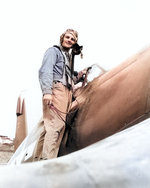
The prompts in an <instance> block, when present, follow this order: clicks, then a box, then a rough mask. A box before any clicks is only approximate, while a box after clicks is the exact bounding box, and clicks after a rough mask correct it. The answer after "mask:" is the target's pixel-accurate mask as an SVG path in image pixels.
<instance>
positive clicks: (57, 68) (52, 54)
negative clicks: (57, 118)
mask: <svg viewBox="0 0 150 188" xmlns="http://www.w3.org/2000/svg"><path fill="white" fill-rule="evenodd" d="M64 57H65V55H64ZM64 57H63V55H62V53H61V52H60V50H59V49H58V48H56V47H51V48H49V49H48V50H47V51H46V52H45V54H44V58H43V62H42V66H41V68H40V70H39V82H40V86H41V90H42V93H43V95H44V94H52V87H53V81H54V80H59V81H61V82H63V84H64V85H67V82H66V80H63V74H64V65H65V62H64V61H65V60H64ZM65 59H66V57H65Z"/></svg>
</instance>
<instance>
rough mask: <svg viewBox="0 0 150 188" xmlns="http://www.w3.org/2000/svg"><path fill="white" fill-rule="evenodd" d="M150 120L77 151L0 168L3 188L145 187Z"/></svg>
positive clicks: (149, 182)
mask: <svg viewBox="0 0 150 188" xmlns="http://www.w3.org/2000/svg"><path fill="white" fill-rule="evenodd" d="M149 138H150V119H147V120H145V121H143V122H142V123H140V124H137V125H135V126H132V127H130V128H129V129H126V130H124V131H122V132H119V133H117V134H115V135H112V136H110V137H108V138H106V139H104V140H102V141H99V142H97V143H95V144H93V145H91V146H89V147H86V148H84V149H82V150H80V151H77V152H74V153H72V154H69V155H66V156H64V157H59V158H56V159H51V160H47V161H39V162H34V163H26V164H21V165H12V166H7V167H6V166H1V167H0V177H1V178H0V187H4V188H12V187H19V188H33V187H34V188H41V187H44V188H62V187H65V188H77V187H78V188H83V187H86V188H110V187H111V188H120V187H121V188H134V187H136V188H149V187H150V157H149V156H150V139H149Z"/></svg>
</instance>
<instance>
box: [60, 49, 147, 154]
mask: <svg viewBox="0 0 150 188" xmlns="http://www.w3.org/2000/svg"><path fill="white" fill-rule="evenodd" d="M77 100H78V103H79V110H78V112H77V113H76V114H75V116H74V118H75V119H74V120H72V121H70V122H69V124H70V129H69V131H68V140H67V143H66V145H65V146H64V145H62V146H61V150H60V155H63V154H65V153H67V152H68V153H70V152H72V151H76V150H78V149H81V148H84V147H86V146H88V145H90V144H93V143H95V142H97V141H99V140H102V139H104V138H106V137H108V136H110V135H112V134H114V133H116V132H118V131H119V130H121V129H123V128H124V127H127V126H126V125H127V124H129V123H130V122H132V121H134V120H135V119H136V118H138V117H140V116H142V115H145V114H146V113H147V112H149V111H150V47H148V48H146V49H144V50H142V51H140V52H139V53H137V54H135V55H134V56H132V57H130V58H129V59H127V60H126V61H125V62H123V63H122V64H120V65H119V66H117V67H115V68H114V69H112V70H110V71H108V72H107V73H105V74H104V75H103V76H100V77H98V78H95V79H94V80H93V81H92V82H90V83H89V84H88V85H87V86H86V87H85V88H84V89H83V91H82V93H81V94H80V95H79V97H77ZM72 117H73V116H72V114H71V116H70V118H72Z"/></svg>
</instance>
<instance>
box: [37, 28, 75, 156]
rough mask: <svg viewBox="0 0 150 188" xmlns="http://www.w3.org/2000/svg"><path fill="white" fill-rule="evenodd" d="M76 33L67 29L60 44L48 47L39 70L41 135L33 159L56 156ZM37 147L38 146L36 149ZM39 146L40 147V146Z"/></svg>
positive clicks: (67, 103) (68, 101) (66, 107)
mask: <svg viewBox="0 0 150 188" xmlns="http://www.w3.org/2000/svg"><path fill="white" fill-rule="evenodd" d="M77 40H78V33H77V31H75V30H73V29H68V30H66V32H64V33H63V34H62V35H61V36H60V46H59V47H57V46H53V47H51V48H49V49H48V50H47V51H46V52H45V54H44V58H43V62H42V66H41V68H40V70H39V82H40V85H41V90H42V93H43V121H44V128H45V130H44V132H43V134H42V135H41V138H42V139H43V138H44V141H42V142H44V143H43V144H42V145H40V142H39V145H40V147H39V146H37V149H36V152H35V153H36V155H37V156H36V155H35V157H36V158H39V157H40V158H41V159H50V158H56V157H57V154H58V151H59V146H60V143H61V140H62V137H63V134H64V131H65V120H66V114H67V112H68V111H69V109H70V105H71V101H72V90H71V87H72V79H71V77H70V76H71V61H70V58H71V57H70V54H69V51H70V49H71V47H72V45H73V44H75V43H77ZM38 147H39V148H38ZM41 148H42V149H41Z"/></svg>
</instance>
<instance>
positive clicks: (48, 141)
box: [34, 82, 72, 160]
mask: <svg viewBox="0 0 150 188" xmlns="http://www.w3.org/2000/svg"><path fill="white" fill-rule="evenodd" d="M71 93H72V92H71V91H70V90H69V89H68V88H67V87H65V86H64V85H62V84H61V83H60V82H56V83H54V84H53V106H54V107H55V108H54V109H51V108H49V106H48V105H45V104H43V122H41V124H43V128H44V129H43V132H42V133H41V135H40V138H39V141H38V143H37V145H36V148H35V150H34V158H36V159H35V160H39V159H40V158H41V159H51V158H56V157H57V155H58V151H59V147H60V143H61V141H62V137H63V135H64V131H65V122H64V121H65V120H66V113H67V112H68V111H69V109H70V105H71V100H72V94H71ZM55 109H57V110H59V111H61V112H64V113H61V112H59V111H57V110H55ZM60 116H61V117H60ZM62 119H63V120H64V121H63V120H62Z"/></svg>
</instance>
